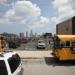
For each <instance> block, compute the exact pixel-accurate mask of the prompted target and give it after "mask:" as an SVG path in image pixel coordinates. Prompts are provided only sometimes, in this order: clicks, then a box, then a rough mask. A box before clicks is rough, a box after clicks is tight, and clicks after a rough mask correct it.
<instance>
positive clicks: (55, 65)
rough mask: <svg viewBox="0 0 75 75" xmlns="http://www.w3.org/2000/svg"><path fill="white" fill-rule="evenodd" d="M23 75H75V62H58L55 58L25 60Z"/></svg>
mask: <svg viewBox="0 0 75 75" xmlns="http://www.w3.org/2000/svg"><path fill="white" fill-rule="evenodd" d="M22 66H23V75H75V62H62V63H61V62H58V61H55V59H54V58H53V57H50V58H42V59H23V60H22Z"/></svg>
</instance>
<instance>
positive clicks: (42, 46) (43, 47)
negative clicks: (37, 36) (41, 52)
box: [37, 40, 46, 49]
mask: <svg viewBox="0 0 75 75" xmlns="http://www.w3.org/2000/svg"><path fill="white" fill-rule="evenodd" d="M45 48H46V44H45V42H44V40H38V43H37V49H45Z"/></svg>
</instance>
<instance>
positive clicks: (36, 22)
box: [4, 1, 49, 30]
mask: <svg viewBox="0 0 75 75" xmlns="http://www.w3.org/2000/svg"><path fill="white" fill-rule="evenodd" d="M41 15H42V14H41V9H40V8H39V7H38V6H37V5H36V4H32V2H30V1H17V2H16V3H15V4H14V6H12V9H9V10H8V11H7V12H6V13H5V15H4V18H5V19H6V20H7V21H8V22H11V23H16V24H17V23H19V24H21V25H26V27H28V28H29V29H35V30H36V29H37V28H41V27H45V26H47V25H48V24H49V19H48V18H47V17H43V16H41Z"/></svg>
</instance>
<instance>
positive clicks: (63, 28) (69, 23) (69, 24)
mask: <svg viewBox="0 0 75 75" xmlns="http://www.w3.org/2000/svg"><path fill="white" fill-rule="evenodd" d="M56 34H61V35H75V16H74V17H72V18H70V19H68V20H65V21H64V22H61V23H59V24H57V26H56Z"/></svg>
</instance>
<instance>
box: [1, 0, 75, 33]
mask: <svg viewBox="0 0 75 75" xmlns="http://www.w3.org/2000/svg"><path fill="white" fill-rule="evenodd" d="M74 2H75V0H65V1H64V0H0V33H3V32H8V33H20V32H24V33H25V32H27V31H28V32H30V31H31V30H33V32H36V33H38V34H42V33H46V32H51V33H53V34H54V33H56V24H58V23H60V22H62V21H64V20H66V19H68V18H70V17H72V16H75V5H74Z"/></svg>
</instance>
